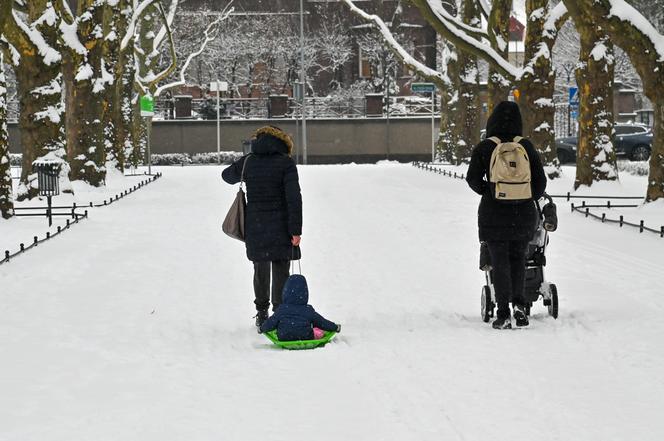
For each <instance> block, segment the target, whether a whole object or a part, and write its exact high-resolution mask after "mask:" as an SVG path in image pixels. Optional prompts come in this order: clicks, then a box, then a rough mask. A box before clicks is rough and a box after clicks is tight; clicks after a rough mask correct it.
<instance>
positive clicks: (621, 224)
mask: <svg viewBox="0 0 664 441" xmlns="http://www.w3.org/2000/svg"><path fill="white" fill-rule="evenodd" d="M623 222H624V220H623V215H622V214H621V215H620V226H621V227H622V226H623Z"/></svg>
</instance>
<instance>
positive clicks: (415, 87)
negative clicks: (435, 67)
mask: <svg viewBox="0 0 664 441" xmlns="http://www.w3.org/2000/svg"><path fill="white" fill-rule="evenodd" d="M410 90H411V91H413V92H414V93H433V92H434V91H435V90H436V86H435V85H434V84H433V83H413V84H411V85H410Z"/></svg>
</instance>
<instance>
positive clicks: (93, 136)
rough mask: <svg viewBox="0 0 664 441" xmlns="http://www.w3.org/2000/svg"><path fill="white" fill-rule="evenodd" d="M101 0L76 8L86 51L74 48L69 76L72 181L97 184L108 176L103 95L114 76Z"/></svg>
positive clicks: (83, 1) (85, 1) (89, 0)
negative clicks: (108, 61) (107, 63)
mask: <svg viewBox="0 0 664 441" xmlns="http://www.w3.org/2000/svg"><path fill="white" fill-rule="evenodd" d="M106 7H107V3H106V2H105V1H102V0H80V1H79V2H78V9H77V20H76V22H77V24H78V26H77V28H76V35H77V37H78V40H79V42H80V43H81V44H82V45H83V46H84V47H85V48H86V51H85V52H79V51H71V55H72V62H73V64H72V66H71V67H72V69H73V71H72V72H70V73H71V76H72V77H73V78H71V77H70V78H68V79H69V81H70V83H68V84H67V87H68V88H70V89H71V93H67V116H68V117H69V116H71V119H69V121H70V123H71V124H69V125H68V126H67V153H68V156H69V161H70V164H71V171H70V173H69V175H70V178H71V179H72V180H82V181H84V182H87V183H89V184H90V185H93V186H95V187H99V186H101V185H104V183H105V179H106V146H105V142H104V125H103V121H104V112H105V110H106V109H105V108H106V103H105V102H104V96H105V91H106V88H107V87H108V83H109V82H110V81H111V79H112V77H111V75H110V74H109V73H108V72H106V70H105V66H104V44H103V41H104V34H103V23H104V12H105V9H106Z"/></svg>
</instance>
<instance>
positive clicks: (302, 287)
mask: <svg viewBox="0 0 664 441" xmlns="http://www.w3.org/2000/svg"><path fill="white" fill-rule="evenodd" d="M283 298H284V303H286V304H289V305H306V304H308V303H309V287H308V286H307V279H305V278H304V276H303V275H301V274H294V275H292V276H290V277H289V278H288V279H287V280H286V284H285V285H284V291H283Z"/></svg>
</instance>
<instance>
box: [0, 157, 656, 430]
mask: <svg viewBox="0 0 664 441" xmlns="http://www.w3.org/2000/svg"><path fill="white" fill-rule="evenodd" d="M300 171H301V180H302V187H303V195H304V204H305V205H304V207H305V208H304V210H305V211H304V219H305V227H304V235H303V254H304V260H303V262H302V266H303V270H304V274H305V275H306V276H307V277H308V279H309V282H310V290H311V302H312V304H313V305H314V306H316V308H317V309H318V310H319V311H320V312H322V313H323V314H324V315H326V316H327V317H329V318H330V319H332V320H335V321H338V322H340V323H342V325H343V333H342V334H341V335H339V336H338V338H337V339H336V340H335V341H334V342H333V343H331V344H330V345H328V346H327V347H325V348H322V349H317V350H313V351H304V352H287V351H282V350H278V349H275V347H273V346H271V345H270V344H269V342H268V340H267V339H265V337H263V336H260V335H257V334H256V332H255V330H254V329H253V326H252V318H251V316H252V315H253V310H252V307H253V304H252V282H251V279H252V268H251V264H250V263H249V262H248V261H247V260H246V258H245V257H244V249H243V245H242V244H241V243H239V242H237V241H233V240H231V239H228V238H226V237H225V236H223V234H222V233H221V231H220V225H221V219H222V216H223V214H224V213H225V211H226V209H227V207H228V206H229V205H230V203H231V201H232V199H233V197H234V195H235V190H236V189H235V188H231V187H230V186H226V185H222V183H221V182H220V178H219V172H220V169H219V168H217V167H196V168H179V167H178V168H165V169H163V172H164V178H163V179H161V180H159V181H158V182H157V183H155V184H153V185H150V186H148V187H147V188H146V189H144V190H141V191H139V192H138V193H136V194H135V195H133V196H132V197H130V198H127V199H125V200H124V201H122V202H121V203H119V204H117V205H113V206H111V207H107V208H105V209H104V210H103V211H95V212H93V213H91V218H90V219H89V220H86V221H85V222H83V223H82V224H81V225H78V226H77V227H76V228H74V229H72V230H71V231H69V232H68V233H67V235H66V236H63V237H61V238H57V239H56V240H53V241H50V242H48V243H46V244H44V245H43V246H40V247H39V248H38V249H36V250H33V251H31V252H30V253H28V254H26V255H24V256H22V257H20V258H17V259H16V260H14V261H12V262H11V263H9V264H7V265H2V266H0V287H2V288H1V289H2V291H1V295H0V353H1V354H2V362H1V363H0V391H2V393H1V394H0V439H1V440H3V441H4V440H12V441H13V440H39V441H42V440H49V441H56V440H67V441H71V440H92V439H94V440H97V441H101V440H109V441H111V440H112V441H117V440H141V441H145V440H159V441H162V440H219V439H221V440H265V439H271V440H306V439H317V440H334V441H338V440H380V439H383V440H400V441H401V440H418V441H420V440H441V439H442V440H481V439H494V437H496V436H497V437H505V438H508V439H509V438H515V439H517V438H518V439H532V440H584V441H593V440H598V441H600V440H601V441H607V440H615V441H624V440H653V441H654V440H661V439H662V438H664V420H663V419H662V418H661V416H660V414H661V409H662V408H663V407H664V369H662V367H663V366H664V345H662V342H661V336H662V335H663V333H664V321H663V320H662V314H664V297H662V295H661V279H662V274H663V272H662V270H663V269H664V265H663V263H662V260H661V259H662V258H661V256H662V251H663V250H664V240H656V238H653V237H651V236H645V235H639V234H638V233H636V232H633V231H618V230H616V229H613V228H611V227H609V226H607V225H602V224H600V223H598V222H591V221H589V220H586V219H584V218H583V217H582V216H580V215H577V214H571V213H570V212H569V210H566V209H561V210H560V217H561V220H560V228H559V231H557V232H556V233H554V234H553V235H552V236H551V244H550V248H549V253H548V261H549V266H548V267H547V274H548V277H549V279H550V280H551V281H553V282H555V283H556V284H557V285H558V290H559V294H560V301H561V304H560V308H561V313H560V318H559V319H558V320H557V321H556V320H553V319H552V318H550V317H548V316H547V314H546V310H545V308H544V307H543V306H541V305H538V306H537V307H535V308H534V309H533V314H534V315H533V317H532V321H531V326H530V327H529V328H527V329H522V330H514V331H507V332H499V331H494V330H492V329H491V328H490V326H489V325H487V324H484V323H482V321H481V320H480V317H479V309H480V305H479V297H480V289H481V286H482V284H483V275H482V273H481V272H480V271H479V270H478V269H477V260H478V243H477V233H476V225H475V223H476V208H477V203H478V197H476V196H475V195H474V194H473V193H472V192H471V191H470V190H469V189H468V188H467V186H466V184H465V182H463V181H460V180H453V179H447V178H443V177H441V176H439V175H434V174H433V173H425V172H423V171H421V170H417V169H415V168H414V167H412V166H410V165H393V164H381V165H378V166H357V165H347V166H309V167H301V168H300ZM556 185H557V184H556ZM2 228H5V227H0V233H2V231H3V230H2ZM6 230H7V229H6V228H5V231H6ZM3 234H4V233H3Z"/></svg>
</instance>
